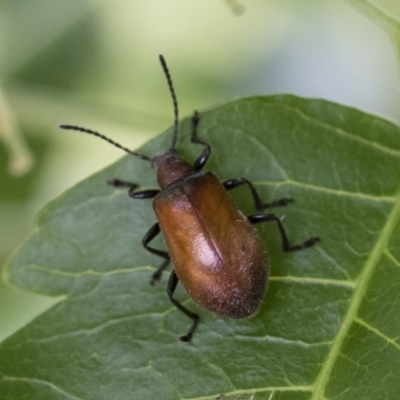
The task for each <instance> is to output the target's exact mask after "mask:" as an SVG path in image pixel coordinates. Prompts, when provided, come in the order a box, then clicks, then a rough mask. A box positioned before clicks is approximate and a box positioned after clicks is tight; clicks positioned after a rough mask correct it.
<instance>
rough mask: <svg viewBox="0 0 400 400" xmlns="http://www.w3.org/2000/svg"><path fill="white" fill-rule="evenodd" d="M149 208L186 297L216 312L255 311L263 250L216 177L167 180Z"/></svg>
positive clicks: (264, 273)
mask: <svg viewBox="0 0 400 400" xmlns="http://www.w3.org/2000/svg"><path fill="white" fill-rule="evenodd" d="M154 210H155V212H156V214H157V218H158V220H159V222H160V227H161V230H162V232H163V234H164V238H165V241H166V244H167V247H168V251H169V254H170V257H171V261H172V263H173V265H174V268H175V271H176V273H177V275H178V278H179V280H180V281H181V283H182V285H183V286H184V288H185V290H186V291H187V292H188V294H189V296H190V297H191V298H192V299H193V300H194V301H195V302H196V303H198V304H199V305H200V306H202V307H204V308H205V309H207V310H209V311H212V312H215V313H217V314H219V315H224V316H228V317H231V318H245V317H248V316H250V315H252V314H254V313H255V312H256V311H257V309H258V308H259V305H260V303H261V301H262V299H263V297H264V295H265V291H266V286H267V280H268V264H267V257H266V251H265V248H264V246H263V244H262V242H261V239H260V237H259V235H258V232H257V231H256V229H255V228H254V227H253V226H252V225H251V224H250V223H249V221H248V220H247V218H246V217H245V216H244V215H243V214H242V213H241V212H240V211H238V210H237V208H236V206H235V205H234V203H233V202H232V200H231V198H230V197H229V195H228V194H227V192H226V191H225V189H224V187H223V186H222V185H221V183H220V182H219V181H218V179H217V178H216V177H215V175H214V174H212V173H210V172H206V173H197V174H193V175H190V176H188V177H186V178H184V179H182V180H179V181H177V182H175V183H173V184H171V185H170V186H168V187H167V188H165V189H164V190H163V191H162V192H161V193H159V194H158V195H157V196H156V197H155V200H154Z"/></svg>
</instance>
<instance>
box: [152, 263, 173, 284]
mask: <svg viewBox="0 0 400 400" xmlns="http://www.w3.org/2000/svg"><path fill="white" fill-rule="evenodd" d="M169 263H170V259H169V258H167V259H166V260H165V261H164V262H163V263H162V264H161V265H160V266H159V267H158V269H157V271H156V272H154V274H153V275H152V276H151V280H150V285H154V284H155V283H156V282H158V281H159V280H160V279H161V276H162V273H163V271H164V269H165V268H167V267H168V264H169Z"/></svg>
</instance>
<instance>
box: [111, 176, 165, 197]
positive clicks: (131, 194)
mask: <svg viewBox="0 0 400 400" xmlns="http://www.w3.org/2000/svg"><path fill="white" fill-rule="evenodd" d="M107 184H108V185H110V186H114V187H127V188H129V191H128V194H129V197H132V199H152V198H153V197H155V196H156V195H157V194H158V193H160V190H157V189H148V190H141V191H138V192H135V189H136V188H137V187H138V186H139V185H138V184H136V183H133V182H127V181H122V180H120V179H112V180H111V181H108V182H107Z"/></svg>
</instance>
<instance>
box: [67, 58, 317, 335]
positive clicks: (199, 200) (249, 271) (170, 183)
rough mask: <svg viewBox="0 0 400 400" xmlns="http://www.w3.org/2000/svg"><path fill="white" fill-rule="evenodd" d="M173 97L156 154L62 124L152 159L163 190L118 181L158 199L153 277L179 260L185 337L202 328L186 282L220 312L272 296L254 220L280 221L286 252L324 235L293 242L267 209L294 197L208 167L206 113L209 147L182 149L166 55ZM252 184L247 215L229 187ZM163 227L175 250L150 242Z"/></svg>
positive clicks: (174, 275) (236, 312) (239, 314)
mask: <svg viewBox="0 0 400 400" xmlns="http://www.w3.org/2000/svg"><path fill="white" fill-rule="evenodd" d="M159 59H160V63H161V66H162V69H163V71H164V74H165V76H166V79H167V83H168V88H169V91H170V94H171V97H172V101H173V109H174V131H173V136H172V144H171V147H170V148H169V149H168V150H167V151H165V152H164V153H162V154H159V155H156V156H154V157H149V156H146V155H144V154H141V153H137V152H135V151H132V150H130V149H128V148H126V147H124V146H122V145H121V144H119V143H117V142H115V141H113V140H111V139H110V138H108V137H107V136H105V135H103V134H101V133H99V132H97V131H93V130H91V129H86V128H82V127H79V126H76V125H66V124H63V125H60V128H62V129H67V130H75V131H80V132H84V133H88V134H92V135H94V136H97V137H99V138H101V139H103V140H105V141H107V142H109V143H110V144H112V145H114V146H116V147H118V148H120V149H122V150H124V151H125V152H127V153H129V154H131V155H133V156H135V157H138V158H140V159H142V160H145V161H148V162H150V163H151V166H152V168H154V170H155V173H156V176H157V182H158V184H159V186H160V189H158V190H155V189H151V190H137V188H138V185H137V184H136V183H132V182H127V181H123V180H120V179H113V180H111V181H108V184H109V185H111V186H113V187H125V188H128V194H129V196H130V197H131V198H133V199H150V198H152V199H154V200H153V208H154V211H155V214H156V216H157V219H158V222H157V223H155V224H154V225H153V226H152V227H151V228H150V229H149V231H148V232H147V233H146V235H145V236H144V237H143V239H142V244H143V246H144V247H145V249H146V250H148V251H149V252H150V253H153V254H156V255H158V256H160V257H161V258H163V259H164V262H163V263H162V264H161V265H160V267H159V268H158V269H157V270H156V272H155V273H154V274H153V276H152V279H151V283H152V284H154V283H155V282H156V281H158V280H160V278H161V276H162V272H163V270H164V269H165V268H166V267H167V266H168V265H169V263H170V262H172V264H173V270H172V272H171V275H170V277H169V281H168V287H167V293H168V297H169V299H170V301H171V302H172V304H173V305H174V306H175V307H176V308H178V309H179V310H180V311H181V312H183V313H184V314H185V315H186V316H188V317H189V318H190V319H191V320H192V324H191V326H190V329H189V331H188V332H187V333H186V334H185V335H183V336H181V338H180V340H181V341H183V342H189V341H190V340H191V338H192V336H193V333H194V331H195V330H196V328H197V325H198V322H199V315H198V314H196V313H194V312H193V311H191V310H189V309H188V308H186V307H185V306H183V305H182V304H181V303H179V302H178V301H177V300H176V299H175V298H174V291H175V289H176V287H177V284H178V282H181V284H182V285H183V287H184V289H185V290H186V292H187V294H188V295H189V296H190V297H191V298H192V300H194V302H195V303H197V304H198V305H200V306H201V307H203V308H204V309H206V310H208V311H211V312H213V313H215V314H217V315H220V316H225V317H230V318H246V317H250V316H252V315H254V314H255V313H256V312H257V310H258V309H259V307H260V304H261V302H262V300H263V298H264V296H265V293H266V289H267V283H268V273H269V263H268V258H267V252H266V249H265V246H264V244H263V242H262V241H261V238H260V236H259V234H258V231H257V230H256V229H255V227H254V226H253V225H254V224H258V223H262V222H275V223H276V224H277V227H278V229H279V233H280V236H281V239H282V250H283V251H284V252H285V253H288V252H292V251H296V250H301V249H305V248H309V247H311V246H313V245H314V244H315V243H317V242H318V241H319V240H320V239H319V238H318V237H314V238H311V239H308V240H307V241H305V242H303V243H301V244H299V245H296V246H292V245H290V243H289V240H288V237H287V234H286V231H285V229H284V227H283V224H282V222H281V219H280V218H278V217H277V216H276V215H275V214H272V213H264V212H260V211H263V210H265V209H267V208H271V207H278V206H286V205H287V204H289V203H291V202H292V201H293V200H292V199H290V198H283V199H280V200H277V201H273V202H271V203H263V202H262V201H261V199H260V196H259V194H258V192H257V190H256V188H255V186H254V185H253V184H252V183H251V182H250V181H249V180H247V179H246V178H236V179H230V180H227V181H224V182H220V181H219V180H218V178H217V177H216V175H214V173H212V172H202V169H203V167H204V166H205V164H206V163H207V161H208V159H209V157H210V154H211V147H210V145H209V144H208V143H206V142H204V141H203V140H201V139H199V138H198V134H197V132H198V126H199V122H200V117H199V113H198V112H197V111H195V112H194V114H193V116H192V119H191V124H192V128H191V142H192V143H194V144H199V145H202V146H204V148H203V151H202V152H201V153H200V155H199V156H198V157H197V159H196V161H195V162H194V164H193V165H191V164H190V163H189V162H187V161H186V160H184V159H183V158H182V157H181V156H180V154H179V152H178V150H177V149H176V142H177V139H178V123H179V116H178V102H177V97H176V94H175V89H174V86H173V84H172V79H171V75H170V72H169V69H168V67H167V64H166V62H165V59H164V57H163V56H162V55H160V56H159ZM242 185H247V187H248V189H249V190H250V193H251V196H252V198H253V202H254V206H255V208H256V209H257V211H259V212H257V213H256V214H252V215H249V216H245V215H243V214H242V213H241V212H240V211H239V210H238V209H237V207H236V206H235V204H234V202H233V200H232V199H231V197H230V196H229V194H228V191H229V190H232V189H235V188H237V187H239V186H242ZM160 232H162V234H163V236H164V240H165V243H166V247H167V249H168V251H164V250H160V249H156V248H154V247H151V246H150V245H149V244H150V242H151V241H152V240H153V239H154V238H155V237H156V236H157V235H158V234H159V233H160Z"/></svg>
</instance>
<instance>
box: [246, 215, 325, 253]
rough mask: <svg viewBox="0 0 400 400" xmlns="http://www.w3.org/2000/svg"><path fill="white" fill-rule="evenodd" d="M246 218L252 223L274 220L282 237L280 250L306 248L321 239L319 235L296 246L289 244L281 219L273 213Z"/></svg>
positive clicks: (287, 251)
mask: <svg viewBox="0 0 400 400" xmlns="http://www.w3.org/2000/svg"><path fill="white" fill-rule="evenodd" d="M247 218H248V220H249V221H250V222H251V223H252V224H257V223H260V222H270V221H274V222H276V223H277V225H278V229H279V233H280V235H281V238H282V250H283V251H284V252H285V253H289V252H291V251H297V250H303V249H307V248H309V247H312V246H314V244H315V243H317V242H319V241H320V240H321V239H320V238H319V237H314V238H311V239H308V240H306V241H305V242H303V243H301V244H298V245H296V246H291V245H290V243H289V239H288V237H287V234H286V231H285V228H284V227H283V225H282V222H281V220H280V219H279V218H278V217H277V216H276V215H275V214H252V215H249V216H248V217H247Z"/></svg>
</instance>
